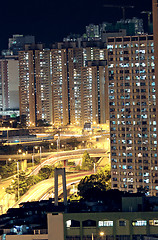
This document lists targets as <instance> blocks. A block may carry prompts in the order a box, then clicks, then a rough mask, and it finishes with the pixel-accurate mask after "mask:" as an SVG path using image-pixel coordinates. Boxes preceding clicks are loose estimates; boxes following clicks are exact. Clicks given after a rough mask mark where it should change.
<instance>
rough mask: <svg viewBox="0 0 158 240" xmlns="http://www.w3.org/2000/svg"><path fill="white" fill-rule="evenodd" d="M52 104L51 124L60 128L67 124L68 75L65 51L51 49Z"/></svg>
mask: <svg viewBox="0 0 158 240" xmlns="http://www.w3.org/2000/svg"><path fill="white" fill-rule="evenodd" d="M51 59H52V103H53V110H52V111H53V119H52V121H53V124H55V125H58V126H62V125H67V124H68V123H69V111H68V81H67V78H68V73H67V52H66V49H52V50H51Z"/></svg>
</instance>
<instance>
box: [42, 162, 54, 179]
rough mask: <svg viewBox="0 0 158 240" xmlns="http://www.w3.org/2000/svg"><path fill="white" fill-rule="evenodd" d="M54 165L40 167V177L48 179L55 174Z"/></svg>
mask: <svg viewBox="0 0 158 240" xmlns="http://www.w3.org/2000/svg"><path fill="white" fill-rule="evenodd" d="M53 170H54V169H53V167H52V166H48V165H47V166H44V167H43V168H41V169H40V171H39V177H40V178H41V179H42V180H44V179H48V178H50V177H52V176H53Z"/></svg>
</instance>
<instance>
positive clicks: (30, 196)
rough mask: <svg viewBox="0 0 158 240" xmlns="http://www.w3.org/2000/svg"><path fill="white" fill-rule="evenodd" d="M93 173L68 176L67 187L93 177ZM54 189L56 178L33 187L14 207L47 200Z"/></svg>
mask: <svg viewBox="0 0 158 240" xmlns="http://www.w3.org/2000/svg"><path fill="white" fill-rule="evenodd" d="M92 173H93V172H89V171H88V172H87V171H86V172H80V173H73V174H70V175H67V176H66V183H67V185H70V184H73V183H74V182H77V181H78V182H79V181H80V180H81V179H82V178H83V177H85V176H87V175H91V174H92ZM61 181H62V179H61V177H59V191H60V188H61ZM53 188H54V178H51V179H47V180H44V181H42V182H39V183H38V184H36V185H35V186H33V187H32V188H31V189H30V190H29V191H28V192H27V193H26V194H25V195H23V196H22V197H21V199H20V200H19V201H18V202H17V203H16V204H15V205H14V206H13V207H18V204H20V203H22V202H31V201H39V200H41V199H46V193H47V192H50V191H52V190H53Z"/></svg>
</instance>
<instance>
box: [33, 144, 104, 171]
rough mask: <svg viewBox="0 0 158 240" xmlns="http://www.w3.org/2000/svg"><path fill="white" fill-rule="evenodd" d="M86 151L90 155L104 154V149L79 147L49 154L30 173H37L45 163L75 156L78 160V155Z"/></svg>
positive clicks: (52, 162) (48, 163)
mask: <svg viewBox="0 0 158 240" xmlns="http://www.w3.org/2000/svg"><path fill="white" fill-rule="evenodd" d="M85 151H87V152H88V153H89V154H90V156H91V157H102V156H105V149H79V150H73V151H63V152H60V153H56V154H52V155H50V156H49V157H48V158H47V159H46V160H44V161H43V162H42V163H41V164H39V165H38V166H37V167H36V168H35V169H34V170H33V171H32V172H31V174H30V175H36V174H38V172H39V170H40V169H41V168H42V167H43V166H45V165H54V164H55V163H57V162H60V161H64V160H70V159H73V160H75V158H76V159H77V160H78V159H79V157H82V154H83V153H84V152H85Z"/></svg>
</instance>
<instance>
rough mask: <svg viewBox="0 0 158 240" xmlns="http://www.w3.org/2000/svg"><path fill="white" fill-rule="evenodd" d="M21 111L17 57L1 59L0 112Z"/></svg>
mask: <svg viewBox="0 0 158 240" xmlns="http://www.w3.org/2000/svg"><path fill="white" fill-rule="evenodd" d="M11 109H19V68H18V58H17V57H13V56H12V57H6V58H1V59H0V111H2V112H3V111H5V110H11Z"/></svg>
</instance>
